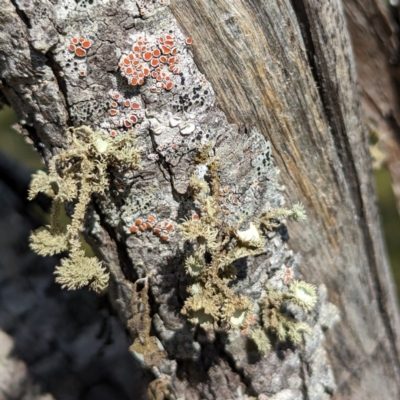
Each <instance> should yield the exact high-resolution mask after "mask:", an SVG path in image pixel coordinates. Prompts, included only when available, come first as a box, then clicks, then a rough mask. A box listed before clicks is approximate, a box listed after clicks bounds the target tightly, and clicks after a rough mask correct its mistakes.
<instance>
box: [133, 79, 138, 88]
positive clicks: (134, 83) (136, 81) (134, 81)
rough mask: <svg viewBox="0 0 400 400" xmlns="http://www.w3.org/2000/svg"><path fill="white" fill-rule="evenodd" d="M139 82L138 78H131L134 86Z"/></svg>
mask: <svg viewBox="0 0 400 400" xmlns="http://www.w3.org/2000/svg"><path fill="white" fill-rule="evenodd" d="M137 84H138V80H137V78H132V79H131V85H132V86H136V85H137Z"/></svg>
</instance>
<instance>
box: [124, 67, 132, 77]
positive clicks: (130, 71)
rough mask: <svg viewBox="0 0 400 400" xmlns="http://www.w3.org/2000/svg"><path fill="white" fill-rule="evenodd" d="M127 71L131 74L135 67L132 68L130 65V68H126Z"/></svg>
mask: <svg viewBox="0 0 400 400" xmlns="http://www.w3.org/2000/svg"><path fill="white" fill-rule="evenodd" d="M125 73H126V74H127V75H131V74H132V73H133V68H132V67H128V68H127V69H126V70H125Z"/></svg>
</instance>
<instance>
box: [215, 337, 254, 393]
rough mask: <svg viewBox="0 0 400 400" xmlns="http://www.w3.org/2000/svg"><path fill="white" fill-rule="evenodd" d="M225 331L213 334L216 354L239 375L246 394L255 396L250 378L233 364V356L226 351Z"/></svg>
mask: <svg viewBox="0 0 400 400" xmlns="http://www.w3.org/2000/svg"><path fill="white" fill-rule="evenodd" d="M226 341H227V339H226V333H225V332H222V331H219V332H217V333H216V335H215V348H216V350H217V351H218V356H219V357H220V358H221V360H223V361H226V362H227V363H228V365H229V367H230V368H231V370H232V372H234V373H235V374H236V375H238V376H239V378H240V381H241V382H242V383H243V384H244V385H245V386H246V394H247V395H249V396H257V395H258V394H259V393H257V392H256V391H255V390H254V389H253V387H252V384H251V378H250V377H248V376H246V375H245V374H244V371H243V370H242V369H240V368H237V367H236V365H235V361H234V359H233V357H232V356H231V355H230V354H229V353H227V352H226V350H225V343H226Z"/></svg>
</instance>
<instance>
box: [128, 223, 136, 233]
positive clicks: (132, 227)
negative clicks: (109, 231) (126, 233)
mask: <svg viewBox="0 0 400 400" xmlns="http://www.w3.org/2000/svg"><path fill="white" fill-rule="evenodd" d="M129 230H130V231H131V233H136V232H137V230H138V228H137V226H134V225H133V226H131V227H130V228H129Z"/></svg>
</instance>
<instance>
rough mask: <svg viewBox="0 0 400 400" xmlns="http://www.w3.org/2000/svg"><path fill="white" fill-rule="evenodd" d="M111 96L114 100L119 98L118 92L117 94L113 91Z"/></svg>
mask: <svg viewBox="0 0 400 400" xmlns="http://www.w3.org/2000/svg"><path fill="white" fill-rule="evenodd" d="M112 98H113V99H114V100H118V99H119V98H120V94H119V93H114V94H113V96H112Z"/></svg>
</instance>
